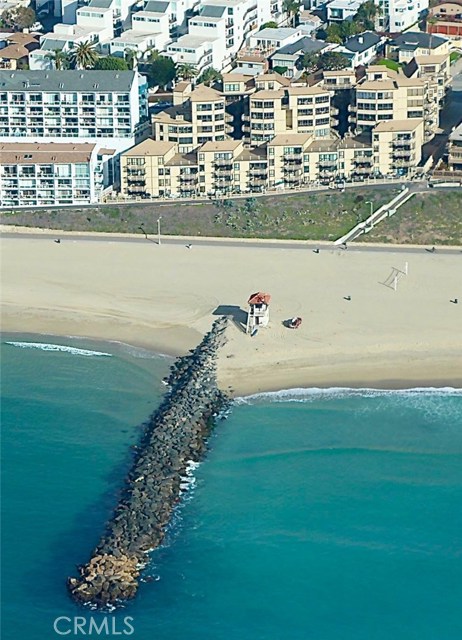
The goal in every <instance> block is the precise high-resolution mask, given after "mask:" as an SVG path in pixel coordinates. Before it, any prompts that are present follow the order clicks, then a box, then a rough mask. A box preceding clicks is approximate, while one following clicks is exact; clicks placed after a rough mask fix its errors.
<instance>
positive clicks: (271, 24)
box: [259, 20, 279, 31]
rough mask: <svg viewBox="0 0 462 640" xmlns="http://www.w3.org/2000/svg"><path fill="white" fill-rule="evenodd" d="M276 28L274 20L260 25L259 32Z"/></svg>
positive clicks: (276, 24)
mask: <svg viewBox="0 0 462 640" xmlns="http://www.w3.org/2000/svg"><path fill="white" fill-rule="evenodd" d="M278 26H279V25H278V23H277V22H274V20H270V21H269V22H265V24H262V25H261V27H260V28H259V31H261V30H262V29H277V28H278Z"/></svg>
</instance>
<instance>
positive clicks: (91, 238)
mask: <svg viewBox="0 0 462 640" xmlns="http://www.w3.org/2000/svg"><path fill="white" fill-rule="evenodd" d="M1 237H2V238H4V239H9V238H28V239H29V240H31V239H32V240H40V241H41V242H48V243H54V240H55V238H57V237H58V234H56V235H53V233H48V232H47V233H24V234H23V233H9V232H5V233H2V235H1ZM60 239H61V244H65V243H67V242H105V243H127V242H128V243H137V244H146V243H147V242H148V243H150V244H152V245H153V249H154V250H156V251H162V248H163V247H164V246H169V245H180V246H181V245H182V246H184V247H185V249H186V247H187V245H188V244H189V243H191V245H192V246H191V250H192V251H194V250H195V249H200V247H251V248H252V249H281V251H282V250H287V249H291V250H294V249H299V250H300V249H302V250H305V249H310V250H314V249H319V250H320V251H338V252H342V251H345V249H342V248H339V247H335V246H334V244H333V243H327V242H313V241H307V242H291V241H272V240H259V241H252V240H250V241H249V240H245V241H241V240H225V239H224V240H211V239H205V238H175V237H173V236H167V237H165V236H164V237H162V242H161V246H158V242H157V237H156V236H148V238H147V239H146V238H145V237H144V236H140V237H135V236H125V237H122V236H115V237H114V236H110V235H85V234H81V233H79V234H72V233H68V234H66V235H61V236H60ZM430 249H431V247H423V246H422V247H415V246H405V245H401V246H398V245H390V246H371V245H367V244H359V243H358V244H351V245H348V249H347V251H348V252H352V251H353V252H362V253H364V252H371V253H413V254H415V253H428V255H429V256H432V255H436V254H453V255H460V256H462V249H459V248H451V247H437V248H436V250H435V252H434V253H432V252H431V251H430Z"/></svg>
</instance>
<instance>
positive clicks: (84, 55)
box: [69, 41, 99, 69]
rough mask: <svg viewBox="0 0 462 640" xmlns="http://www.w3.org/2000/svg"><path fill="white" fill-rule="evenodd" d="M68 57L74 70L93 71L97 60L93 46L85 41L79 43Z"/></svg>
mask: <svg viewBox="0 0 462 640" xmlns="http://www.w3.org/2000/svg"><path fill="white" fill-rule="evenodd" d="M69 57H70V60H71V64H72V66H73V67H74V68H75V69H93V67H94V66H95V64H96V62H97V60H98V58H99V53H98V52H97V51H96V49H95V47H94V45H93V44H92V43H91V42H89V41H87V42H81V43H79V44H78V45H77V46H76V47H75V48H74V49H72V51H71V52H70V56H69Z"/></svg>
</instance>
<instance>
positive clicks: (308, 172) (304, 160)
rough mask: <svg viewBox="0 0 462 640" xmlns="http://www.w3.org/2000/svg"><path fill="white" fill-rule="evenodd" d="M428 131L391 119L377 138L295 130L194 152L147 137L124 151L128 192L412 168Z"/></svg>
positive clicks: (154, 193)
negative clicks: (257, 141)
mask: <svg viewBox="0 0 462 640" xmlns="http://www.w3.org/2000/svg"><path fill="white" fill-rule="evenodd" d="M422 134H423V121H422V120H418V121H405V122H403V123H397V126H396V127H393V123H388V122H387V123H381V124H380V125H378V126H377V127H376V128H375V129H374V132H373V134H372V135H373V137H374V142H372V141H371V137H369V138H367V137H363V138H361V137H357V138H352V137H346V138H344V139H343V140H341V139H339V138H337V137H330V138H325V139H316V138H314V136H313V135H310V134H303V133H296V134H294V133H291V134H280V135H277V136H275V137H274V138H273V139H272V140H271V141H270V142H268V143H266V144H262V145H259V146H256V147H250V148H249V147H246V146H245V145H244V142H243V141H242V140H223V141H214V142H207V143H205V144H204V145H202V146H201V147H199V149H196V150H195V151H193V152H191V153H187V154H185V153H180V152H179V148H178V145H176V144H174V143H171V142H160V141H156V140H145V141H144V142H142V143H141V144H139V145H137V146H136V147H134V148H133V149H129V150H128V151H125V152H124V153H123V154H122V155H121V171H122V181H121V194H122V195H123V196H124V197H127V198H157V197H173V198H182V197H195V196H204V195H220V196H223V195H230V194H233V193H234V194H235V193H252V192H253V193H261V192H264V191H266V190H268V189H272V190H274V189H292V188H296V187H302V186H304V185H308V184H312V183H315V182H318V183H319V182H320V183H322V184H326V185H327V184H330V183H332V182H333V181H334V180H344V179H355V180H359V181H361V180H363V179H365V178H367V177H369V176H374V175H378V174H383V175H386V174H388V175H397V174H403V173H409V172H411V170H412V167H414V166H415V165H416V164H417V163H418V162H419V161H420V155H419V154H420V145H421V143H422ZM376 138H377V139H376ZM402 141H405V144H402ZM408 150H410V151H409V153H408ZM412 163H415V164H412Z"/></svg>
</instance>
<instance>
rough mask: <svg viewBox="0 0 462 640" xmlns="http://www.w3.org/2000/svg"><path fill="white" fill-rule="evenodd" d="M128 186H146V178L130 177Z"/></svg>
mask: <svg viewBox="0 0 462 640" xmlns="http://www.w3.org/2000/svg"><path fill="white" fill-rule="evenodd" d="M128 186H129V187H130V188H131V187H143V189H144V187H145V186H146V180H144V179H143V178H128Z"/></svg>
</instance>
